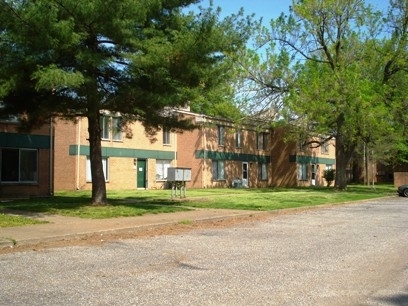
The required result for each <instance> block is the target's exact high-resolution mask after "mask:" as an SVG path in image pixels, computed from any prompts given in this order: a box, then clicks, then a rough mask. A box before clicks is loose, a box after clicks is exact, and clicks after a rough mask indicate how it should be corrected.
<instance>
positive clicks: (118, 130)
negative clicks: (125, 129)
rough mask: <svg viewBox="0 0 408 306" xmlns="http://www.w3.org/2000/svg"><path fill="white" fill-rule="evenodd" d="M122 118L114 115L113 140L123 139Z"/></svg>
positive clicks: (112, 120)
mask: <svg viewBox="0 0 408 306" xmlns="http://www.w3.org/2000/svg"><path fill="white" fill-rule="evenodd" d="M121 121H122V118H121V117H112V118H111V122H112V128H111V133H112V140H113V141H122V125H121Z"/></svg>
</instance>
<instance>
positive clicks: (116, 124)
mask: <svg viewBox="0 0 408 306" xmlns="http://www.w3.org/2000/svg"><path fill="white" fill-rule="evenodd" d="M121 124H122V122H121V118H120V117H111V116H101V119H100V125H101V138H102V139H103V140H115V141H120V140H122V126H121Z"/></svg>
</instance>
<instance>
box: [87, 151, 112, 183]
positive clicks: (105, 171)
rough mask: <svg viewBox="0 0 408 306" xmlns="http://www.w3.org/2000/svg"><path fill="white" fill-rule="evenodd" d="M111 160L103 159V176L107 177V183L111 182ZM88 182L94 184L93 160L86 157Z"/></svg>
mask: <svg viewBox="0 0 408 306" xmlns="http://www.w3.org/2000/svg"><path fill="white" fill-rule="evenodd" d="M108 161H109V159H108V158H107V157H102V167H103V175H104V176H105V181H106V182H107V181H108V180H109V176H108V174H109V172H108V169H109V162H108ZM86 181H87V182H92V174H91V160H90V158H89V156H87V157H86Z"/></svg>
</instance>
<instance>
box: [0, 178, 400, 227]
mask: <svg viewBox="0 0 408 306" xmlns="http://www.w3.org/2000/svg"><path fill="white" fill-rule="evenodd" d="M393 195H394V196H396V191H395V188H394V187H393V186H392V185H378V186H375V188H372V187H371V186H362V185H351V186H349V187H348V189H347V191H336V190H334V189H333V188H262V189H192V190H187V197H186V198H185V199H181V200H180V199H174V200H172V199H171V192H170V190H146V191H145V190H143V191H140V190H126V191H116V192H112V191H111V192H108V199H109V205H107V206H92V205H90V196H91V193H90V191H72V192H57V193H56V194H55V196H54V197H50V198H35V199H21V200H13V201H9V202H0V227H8V226H18V225H25V224H29V222H31V223H35V222H36V220H34V219H31V218H24V217H19V216H15V215H9V214H7V212H8V211H10V210H14V211H30V212H36V213H45V214H59V215H65V216H76V217H81V218H94V219H103V218H115V217H126V216H141V215H144V214H147V213H152V214H158V213H171V212H177V211H185V210H189V209H192V207H197V208H224V209H244V210H265V211H268V210H276V209H284V208H294V207H302V206H315V205H322V204H336V203H344V202H349V201H356V200H364V199H372V198H378V197H385V196H393Z"/></svg>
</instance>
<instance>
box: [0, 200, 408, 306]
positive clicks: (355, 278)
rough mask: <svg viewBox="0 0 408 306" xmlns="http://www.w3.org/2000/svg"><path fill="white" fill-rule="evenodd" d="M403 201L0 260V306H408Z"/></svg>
mask: <svg viewBox="0 0 408 306" xmlns="http://www.w3.org/2000/svg"><path fill="white" fill-rule="evenodd" d="M407 221H408V200H407V199H405V198H397V197H396V198H389V199H385V200H384V199H383V200H376V201H368V202H364V203H360V204H353V205H344V206H337V207H331V208H324V209H316V210H305V211H301V212H296V213H293V214H282V215H274V216H271V217H270V218H267V219H264V220H261V221H252V222H243V223H240V224H235V225H234V226H233V227H226V228H211V229H195V230H192V231H190V232H184V233H179V234H177V235H160V236H154V237H150V238H147V239H141V238H139V239H118V240H112V241H108V242H106V243H104V244H101V245H91V246H70V247H60V248H48V249H42V250H39V251H27V252H17V253H11V254H3V255H0V305H408V255H407V254H408V222H407Z"/></svg>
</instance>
